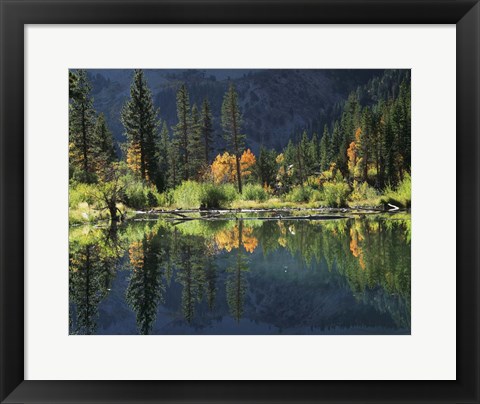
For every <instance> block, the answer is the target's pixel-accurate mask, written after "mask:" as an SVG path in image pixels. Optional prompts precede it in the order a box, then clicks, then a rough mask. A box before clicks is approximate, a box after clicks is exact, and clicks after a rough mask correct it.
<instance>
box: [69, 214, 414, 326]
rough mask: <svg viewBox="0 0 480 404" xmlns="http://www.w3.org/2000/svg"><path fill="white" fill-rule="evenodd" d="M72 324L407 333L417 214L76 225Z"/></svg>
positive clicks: (73, 233)
mask: <svg viewBox="0 0 480 404" xmlns="http://www.w3.org/2000/svg"><path fill="white" fill-rule="evenodd" d="M69 237H70V268H69V293H70V324H69V329H70V334H410V216H409V215H408V214H399V215H395V216H381V215H379V216H359V217H356V218H346V219H339V220H322V221H315V220H245V221H244V220H215V221H208V220H191V221H186V222H183V223H172V222H169V221H166V220H161V219H160V220H158V221H139V222H130V223H127V224H123V225H120V226H118V228H111V229H102V228H95V227H87V226H84V227H75V228H72V229H71V230H70V235H69Z"/></svg>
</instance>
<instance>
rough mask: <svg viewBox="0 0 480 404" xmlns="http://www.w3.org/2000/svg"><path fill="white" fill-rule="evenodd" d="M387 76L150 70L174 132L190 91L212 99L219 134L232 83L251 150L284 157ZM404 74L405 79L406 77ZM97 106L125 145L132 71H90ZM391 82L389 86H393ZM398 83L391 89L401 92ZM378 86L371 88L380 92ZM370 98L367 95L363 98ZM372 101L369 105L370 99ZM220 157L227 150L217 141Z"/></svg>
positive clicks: (196, 99)
mask: <svg viewBox="0 0 480 404" xmlns="http://www.w3.org/2000/svg"><path fill="white" fill-rule="evenodd" d="M383 72H384V71H383V70H311V69H295V70H293V69H292V70H285V69H283V70H280V69H279V70H272V69H270V70H251V69H250V70H244V69H235V70H232V69H229V70H210V69H209V70H148V69H147V70H145V71H144V73H145V77H146V79H147V81H148V83H149V87H150V89H151V91H152V95H153V102H154V105H155V107H156V108H159V109H160V114H161V117H162V119H163V120H165V121H166V122H167V125H168V126H169V127H171V126H173V125H175V123H176V119H177V114H176V105H175V99H176V93H177V91H178V89H179V87H180V86H181V85H182V84H185V85H186V86H187V87H188V91H189V95H190V99H191V100H190V101H191V103H192V105H193V104H197V105H199V104H200V103H201V102H202V100H203V99H204V98H208V99H209V100H210V103H211V105H212V111H213V118H214V128H215V130H216V132H217V133H220V130H221V125H220V107H221V104H222V99H223V94H224V93H225V91H226V90H227V88H228V85H229V83H230V82H232V83H234V84H235V86H236V89H237V91H238V94H239V102H240V106H241V108H242V112H243V120H244V128H245V132H247V133H248V134H249V136H248V139H247V146H248V147H249V148H250V149H251V150H252V151H254V152H258V150H259V149H260V146H261V145H263V146H265V147H267V148H274V149H276V150H277V151H280V150H281V148H283V147H284V146H285V145H286V144H287V143H288V140H289V139H290V137H291V136H292V134H293V133H295V132H299V133H301V132H302V131H303V129H307V130H309V131H312V130H317V131H320V132H321V131H322V130H323V125H324V124H325V123H329V122H330V121H331V120H332V119H333V118H335V117H336V115H338V114H339V113H340V111H341V105H342V103H343V102H344V101H345V100H346V98H347V97H348V94H349V93H350V92H351V91H355V90H356V89H357V88H358V87H359V86H363V85H365V84H366V83H367V82H368V81H369V80H370V79H373V78H376V81H377V83H380V82H383V81H385V78H384V77H383ZM403 74H404V73H403ZM88 78H89V80H90V82H91V85H92V95H93V97H94V106H95V109H96V110H97V111H98V112H103V113H104V115H105V117H106V120H107V122H108V125H109V127H110V128H111V130H112V132H113V135H114V138H115V139H116V140H117V141H124V140H125V137H124V130H123V127H122V125H121V122H120V110H121V107H122V106H123V104H124V102H125V101H126V99H127V98H128V95H129V88H130V82H131V78H132V70H124V69H115V70H113V69H100V70H88ZM388 81H389V80H388ZM398 84H399V83H389V86H390V88H389V89H388V91H392V86H395V85H396V86H397V87H398ZM377 87H378V84H374V85H373V86H372V89H373V91H376V88H377ZM364 95H365V94H364ZM365 101H367V99H365ZM216 141H217V142H216V145H217V147H218V149H217V151H221V150H222V148H223V147H224V146H225V145H224V143H223V142H222V139H221V136H219V137H218V138H217V139H216Z"/></svg>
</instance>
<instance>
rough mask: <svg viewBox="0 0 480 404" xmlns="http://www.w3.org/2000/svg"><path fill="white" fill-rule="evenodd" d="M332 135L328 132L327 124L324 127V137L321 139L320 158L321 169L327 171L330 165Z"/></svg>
mask: <svg viewBox="0 0 480 404" xmlns="http://www.w3.org/2000/svg"><path fill="white" fill-rule="evenodd" d="M329 137H330V135H329V134H328V126H327V125H325V127H324V128H323V135H322V139H321V140H320V150H319V158H320V171H325V170H326V169H328V167H329V165H330V160H329V159H330V155H329V148H330V142H329Z"/></svg>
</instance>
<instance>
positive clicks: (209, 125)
mask: <svg viewBox="0 0 480 404" xmlns="http://www.w3.org/2000/svg"><path fill="white" fill-rule="evenodd" d="M200 123H201V136H202V140H203V147H204V152H205V164H206V165H208V164H210V153H211V152H212V150H213V118H212V112H211V110H210V103H209V102H208V100H207V99H206V98H205V99H204V100H203V103H202V115H201V118H200Z"/></svg>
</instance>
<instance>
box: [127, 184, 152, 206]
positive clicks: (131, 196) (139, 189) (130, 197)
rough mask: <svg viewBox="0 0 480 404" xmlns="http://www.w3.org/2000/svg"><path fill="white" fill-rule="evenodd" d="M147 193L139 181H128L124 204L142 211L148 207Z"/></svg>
mask: <svg viewBox="0 0 480 404" xmlns="http://www.w3.org/2000/svg"><path fill="white" fill-rule="evenodd" d="M147 192H148V191H146V189H145V186H144V185H143V184H142V183H141V182H140V181H128V183H127V186H126V188H125V203H126V204H127V206H129V207H131V208H134V209H143V208H145V207H147V206H148V199H147Z"/></svg>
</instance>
